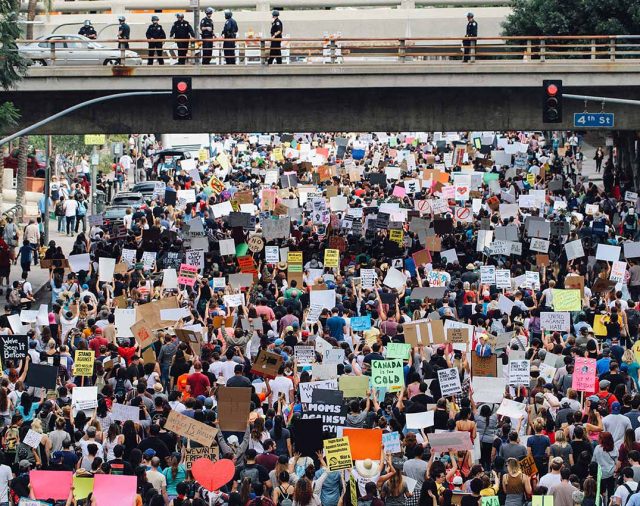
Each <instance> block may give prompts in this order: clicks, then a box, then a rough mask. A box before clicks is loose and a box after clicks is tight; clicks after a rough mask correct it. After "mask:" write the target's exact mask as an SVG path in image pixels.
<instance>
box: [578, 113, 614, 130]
mask: <svg viewBox="0 0 640 506" xmlns="http://www.w3.org/2000/svg"><path fill="white" fill-rule="evenodd" d="M613 125H614V114H613V113H612V112H596V113H594V112H577V113H575V114H574V115H573V126H574V127H582V128H613Z"/></svg>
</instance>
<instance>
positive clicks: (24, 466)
mask: <svg viewBox="0 0 640 506" xmlns="http://www.w3.org/2000/svg"><path fill="white" fill-rule="evenodd" d="M18 465H19V466H20V469H29V468H30V467H31V462H29V461H28V460H27V459H22V460H21V461H20V462H19V463H18Z"/></svg>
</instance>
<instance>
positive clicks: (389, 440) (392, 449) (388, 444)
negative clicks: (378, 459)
mask: <svg viewBox="0 0 640 506" xmlns="http://www.w3.org/2000/svg"><path fill="white" fill-rule="evenodd" d="M382 444H383V446H384V451H385V453H391V454H393V453H400V452H401V451H402V449H401V447H400V434H399V433H398V432H387V433H385V434H382Z"/></svg>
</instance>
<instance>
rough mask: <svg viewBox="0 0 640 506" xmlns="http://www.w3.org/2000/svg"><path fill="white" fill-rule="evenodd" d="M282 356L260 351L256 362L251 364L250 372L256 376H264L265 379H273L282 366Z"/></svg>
mask: <svg viewBox="0 0 640 506" xmlns="http://www.w3.org/2000/svg"><path fill="white" fill-rule="evenodd" d="M282 361H283V359H282V355H280V354H278V353H272V352H270V351H266V350H260V353H258V356H257V357H256V361H255V362H254V363H253V367H252V368H251V372H252V373H254V374H257V375H258V376H264V377H265V378H275V377H276V376H277V375H278V370H279V369H280V366H281V365H282Z"/></svg>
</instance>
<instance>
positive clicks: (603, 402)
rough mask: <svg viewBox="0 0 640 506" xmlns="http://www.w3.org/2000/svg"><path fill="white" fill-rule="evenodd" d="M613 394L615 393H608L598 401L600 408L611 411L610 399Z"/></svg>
mask: <svg viewBox="0 0 640 506" xmlns="http://www.w3.org/2000/svg"><path fill="white" fill-rule="evenodd" d="M611 395H613V394H607V396H606V397H602V398H601V399H600V400H599V401H598V409H600V410H604V411H606V412H607V413H608V412H609V399H610V398H611Z"/></svg>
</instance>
